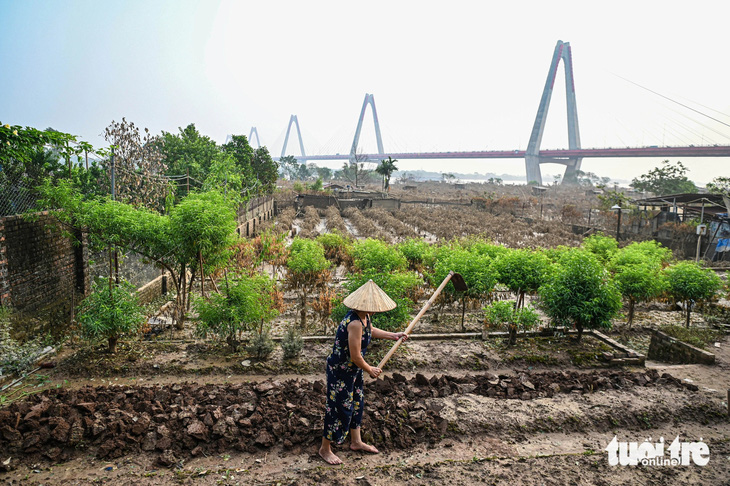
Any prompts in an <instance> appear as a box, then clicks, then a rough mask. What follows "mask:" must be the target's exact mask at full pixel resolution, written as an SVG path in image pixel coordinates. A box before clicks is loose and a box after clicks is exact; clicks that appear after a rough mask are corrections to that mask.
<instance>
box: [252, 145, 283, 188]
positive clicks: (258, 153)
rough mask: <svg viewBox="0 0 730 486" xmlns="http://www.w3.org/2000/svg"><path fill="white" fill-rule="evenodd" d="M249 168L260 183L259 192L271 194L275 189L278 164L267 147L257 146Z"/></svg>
mask: <svg viewBox="0 0 730 486" xmlns="http://www.w3.org/2000/svg"><path fill="white" fill-rule="evenodd" d="M251 168H252V169H253V173H254V175H255V176H256V179H257V180H258V181H259V183H260V184H261V192H263V193H266V194H271V193H272V192H274V189H276V179H277V178H278V176H279V164H278V163H277V162H276V161H275V160H274V159H272V158H271V154H269V149H267V148H266V147H259V148H257V149H256V150H255V151H254V153H253V160H252V161H251Z"/></svg>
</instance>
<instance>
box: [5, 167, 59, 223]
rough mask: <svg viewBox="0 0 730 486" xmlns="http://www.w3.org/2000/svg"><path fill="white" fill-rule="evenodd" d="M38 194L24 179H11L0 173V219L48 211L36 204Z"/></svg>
mask: <svg viewBox="0 0 730 486" xmlns="http://www.w3.org/2000/svg"><path fill="white" fill-rule="evenodd" d="M38 197H39V193H38V190H37V189H36V188H35V186H34V185H33V184H31V183H30V182H29V181H28V180H27V179H26V178H24V177H13V178H12V179H11V178H10V177H8V176H6V175H4V174H2V173H0V217H2V216H13V215H16V214H23V213H28V212H31V211H39V210H44V209H48V208H45V207H41V206H40V204H39V202H38Z"/></svg>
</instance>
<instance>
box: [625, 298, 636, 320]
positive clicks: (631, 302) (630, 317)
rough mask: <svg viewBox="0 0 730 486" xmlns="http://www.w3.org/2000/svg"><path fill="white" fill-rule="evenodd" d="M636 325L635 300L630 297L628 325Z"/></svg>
mask: <svg viewBox="0 0 730 486" xmlns="http://www.w3.org/2000/svg"><path fill="white" fill-rule="evenodd" d="M633 323H634V299H632V298H631V297H629V321H628V322H627V323H626V324H628V326H629V327H631V325H632V324H633Z"/></svg>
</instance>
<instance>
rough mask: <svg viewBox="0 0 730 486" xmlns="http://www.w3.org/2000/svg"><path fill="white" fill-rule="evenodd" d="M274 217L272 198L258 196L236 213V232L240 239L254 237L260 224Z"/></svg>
mask: <svg viewBox="0 0 730 486" xmlns="http://www.w3.org/2000/svg"><path fill="white" fill-rule="evenodd" d="M273 217H274V198H273V196H260V197H256V198H253V199H251V200H250V201H249V202H248V204H247V205H246V207H243V208H241V209H240V210H239V211H238V228H237V229H236V232H237V233H238V235H239V236H242V237H251V236H255V235H256V233H257V232H258V231H259V229H260V227H261V224H262V223H263V222H264V221H268V220H270V219H271V218H273Z"/></svg>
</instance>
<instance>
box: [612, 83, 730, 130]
mask: <svg viewBox="0 0 730 486" xmlns="http://www.w3.org/2000/svg"><path fill="white" fill-rule="evenodd" d="M611 74H613V75H614V76H616V77H617V78H621V79H623V80H624V81H627V82H629V83H631V84H633V85H635V86H638V87H639V88H641V89H645V90H646V91H648V92H650V93H653V94H655V95H657V96H661V97H662V98H664V99H666V100H669V101H671V102H672V103H676V104H678V105H680V106H683V107H685V108H687V109H688V110H692V111H694V112H695V113H699V114H700V115H702V116H706V117H707V118H709V119H710V120H714V121H716V122H717V123H721V124H723V125H725V126H726V127H730V123H725V122H724V121H722V120H718V119H717V118H715V117H712V116H710V115H708V114H707V113H703V112H701V111H699V110H696V109H694V108H692V107H691V106H687V105H685V104H684V103H680V102H679V101H676V100H673V99H672V98H670V97H668V96H664V95H663V94H661V93H657V92H656V91H654V90H652V89H649V88H647V87H646V86H642V85H640V84H639V83H635V82H633V81H631V80H630V79H626V78H624V77H623V76H620V75H618V74H616V73H611Z"/></svg>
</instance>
